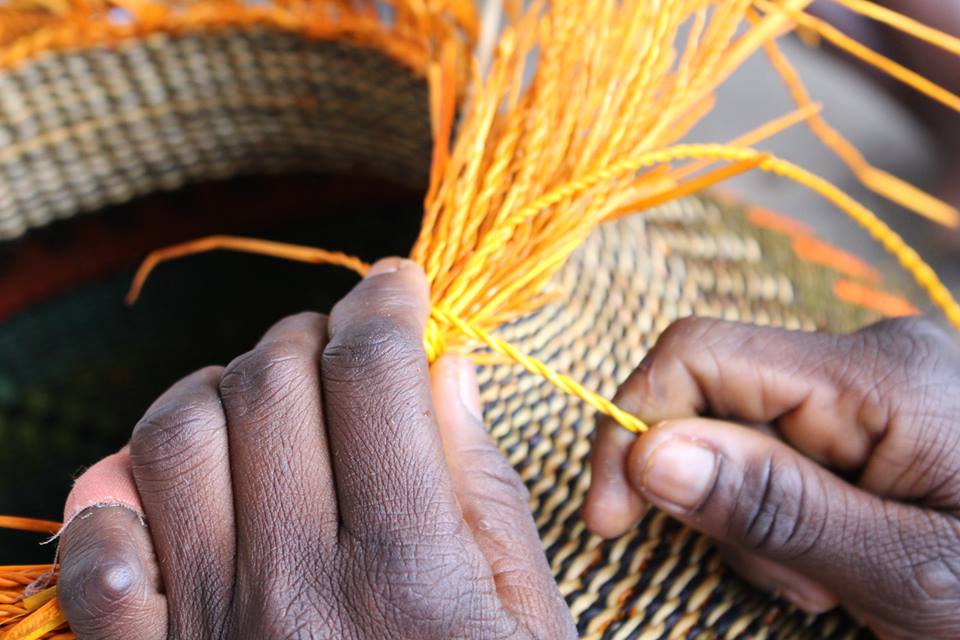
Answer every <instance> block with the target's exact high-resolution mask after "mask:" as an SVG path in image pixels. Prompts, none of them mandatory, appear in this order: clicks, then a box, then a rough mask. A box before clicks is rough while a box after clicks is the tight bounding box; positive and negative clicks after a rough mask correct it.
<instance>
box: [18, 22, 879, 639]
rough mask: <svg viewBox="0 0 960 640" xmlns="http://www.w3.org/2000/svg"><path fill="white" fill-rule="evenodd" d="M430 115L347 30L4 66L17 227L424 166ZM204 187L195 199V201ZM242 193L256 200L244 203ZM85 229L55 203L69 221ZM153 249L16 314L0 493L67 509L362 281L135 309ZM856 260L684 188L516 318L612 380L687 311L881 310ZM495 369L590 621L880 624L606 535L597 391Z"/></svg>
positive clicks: (529, 347) (296, 280) (746, 629)
mask: <svg viewBox="0 0 960 640" xmlns="http://www.w3.org/2000/svg"><path fill="white" fill-rule="evenodd" d="M428 132H429V129H428V126H427V108H426V92H425V89H424V85H423V83H422V82H421V81H420V80H419V79H418V78H416V77H415V76H414V75H413V74H411V73H410V72H409V71H407V70H405V69H404V68H402V67H401V66H399V65H397V64H395V63H393V62H391V61H389V60H387V59H385V58H383V57H382V56H381V55H379V54H376V53H372V52H369V51H364V50H363V49H361V48H358V47H355V46H352V45H349V44H343V43H340V44H335V43H328V42H308V41H306V40H303V39H300V38H298V37H295V36H292V35H281V34H269V33H265V32H255V33H248V34H240V33H220V34H216V35H214V34H208V35H191V36H185V37H177V38H174V37H168V36H155V37H153V38H150V39H147V40H145V41H141V42H131V43H126V44H124V45H122V46H121V47H120V48H119V49H117V50H106V49H104V50H97V51H91V52H84V53H73V54H69V55H66V54H64V55H59V56H48V57H45V58H41V59H38V60H36V61H33V62H30V63H27V64H25V65H23V66H22V67H21V68H18V69H15V70H12V71H7V72H0V139H2V141H3V143H2V144H0V234H2V235H4V236H5V237H8V238H13V237H15V236H21V235H23V234H24V232H25V231H26V230H27V229H30V228H33V227H40V226H43V225H45V224H47V223H48V222H49V221H51V220H53V219H57V218H70V217H73V216H75V215H76V214H78V213H81V212H86V211H97V210H100V209H101V208H103V207H104V206H106V205H108V204H113V203H122V202H127V201H130V200H131V199H133V198H134V197H135V196H140V195H145V194H149V193H152V192H156V191H160V190H169V189H174V188H178V187H181V186H183V185H185V184H188V183H192V182H198V181H204V180H210V179H213V178H228V177H234V176H238V175H244V174H251V173H264V172H266V173H272V172H291V171H322V172H326V173H339V172H342V171H350V172H351V173H355V172H358V171H359V172H365V173H368V174H371V175H374V176H377V177H380V178H388V179H392V180H394V181H399V182H401V183H404V184H405V185H407V186H409V187H411V188H414V189H416V188H422V186H423V182H424V179H425V175H426V172H427V169H428V166H429V147H430V144H429V133H428ZM307 194H308V195H307V197H309V188H308V189H307ZM358 197H359V198H361V200H362V197H363V194H362V193H360V194H359V196H358ZM208 205H209V202H208V201H199V202H198V201H193V200H191V199H190V198H186V199H184V200H182V201H179V208H180V209H181V210H180V211H178V215H184V213H186V214H187V215H189V212H190V211H191V210H193V209H199V208H202V207H204V206H208ZM242 205H243V199H242V198H237V199H234V201H233V202H232V204H231V205H230V206H225V207H224V210H223V211H222V216H223V219H224V220H225V221H228V220H229V219H230V216H231V211H232V210H233V209H231V207H236V206H242ZM355 210H359V208H355ZM126 211H127V210H126V209H119V210H118V209H113V210H112V213H111V216H112V217H114V218H116V217H118V216H120V217H122V216H124V215H126V214H125V212H126ZM409 213H410V212H408V214H409ZM271 215H273V211H271V210H270V207H265V208H264V210H263V211H262V212H260V217H261V220H262V230H263V233H264V235H272V236H273V237H279V238H282V239H288V240H290V239H293V240H296V241H298V242H302V243H308V244H317V245H322V246H325V247H327V248H336V249H345V250H348V251H352V252H354V253H358V254H360V255H361V257H363V258H366V259H373V258H376V257H378V256H379V255H383V253H384V252H391V253H395V252H400V251H403V250H404V246H406V247H409V242H410V241H412V239H413V237H414V235H415V233H416V230H417V220H416V215H415V211H414V212H413V215H407V216H405V217H404V216H400V215H399V214H397V215H396V216H394V218H395V219H394V220H393V221H394V223H395V225H396V227H395V228H390V227H389V225H384V224H383V220H382V219H376V216H377V215H379V216H381V217H382V216H383V215H384V213H383V212H380V213H369V215H371V216H373V217H372V218H371V220H376V223H375V224H374V223H371V224H370V228H372V229H384V228H387V229H389V231H387V234H389V235H390V237H388V238H385V237H382V235H383V234H381V237H371V238H368V242H367V244H366V245H365V246H361V245H363V243H362V242H361V243H360V245H358V244H357V234H356V233H355V231H354V233H353V234H352V235H350V234H349V233H348V235H349V237H348V235H343V234H344V229H343V228H342V226H341V225H340V224H339V223H338V222H337V221H336V220H331V221H329V222H327V221H324V220H318V219H314V220H312V221H309V222H305V223H302V224H301V225H300V226H296V225H294V226H292V227H291V226H290V225H286V224H285V226H283V227H282V228H278V229H271V225H270V219H271ZM133 217H135V216H133V215H132V214H131V219H132V218H133ZM361 222H362V221H361ZM131 224H133V223H131ZM69 227H70V225H69V224H66V225H65V224H64V223H60V226H58V227H56V229H61V228H62V229H65V230H64V231H63V235H64V237H65V238H66V240H65V242H69V241H70V231H69ZM361 228H362V225H361ZM43 233H46V232H40V233H39V234H38V232H36V231H34V232H31V233H29V234H27V236H26V237H25V238H21V239H20V240H18V241H17V242H16V243H11V242H8V243H7V245H6V250H9V251H12V249H10V248H11V247H14V248H15V247H18V246H19V247H22V246H23V245H24V244H29V243H30V242H34V241H35V239H36V238H40V237H43ZM338 233H340V234H341V235H337V234H338ZM360 235H361V236H362V234H360ZM367 235H368V236H369V235H371V234H370V233H369V229H367ZM373 235H374V236H376V234H373ZM351 241H352V243H351ZM391 242H393V243H397V242H399V243H401V246H399V247H398V246H394V245H392V244H391ZM2 249H4V246H3V245H0V250H2ZM2 255H4V254H2V253H0V257H2ZM133 266H134V260H133V259H132V258H131V260H129V261H128V263H127V264H126V265H125V268H124V269H120V270H115V271H114V272H113V273H110V274H101V275H100V276H98V277H97V278H96V279H93V280H90V281H87V282H83V283H80V284H77V285H75V286H74V287H72V288H71V289H70V290H67V291H61V292H59V293H58V294H56V295H54V296H51V297H50V298H49V299H48V300H46V301H44V302H41V303H33V304H31V305H29V306H27V307H26V308H22V309H20V310H19V311H17V312H16V313H15V314H14V315H13V316H11V317H10V318H9V319H8V320H7V321H5V322H4V323H2V324H0V436H2V437H3V438H4V442H5V443H6V444H7V445H8V446H6V447H4V449H3V450H2V451H0V469H5V470H8V469H16V468H21V469H25V470H27V469H32V470H34V471H25V472H24V473H23V474H22V475H21V476H20V477H17V478H15V477H5V478H3V486H4V492H9V495H3V496H2V506H3V507H4V509H3V511H7V512H9V511H16V512H17V513H19V514H21V515H26V516H41V517H42V516H46V517H51V516H52V517H56V515H57V514H55V513H49V512H46V511H45V512H42V513H37V512H33V511H31V510H30V506H31V505H32V504H36V503H37V502H38V501H39V500H40V497H39V496H40V495H41V494H43V492H46V495H47V496H48V498H49V496H51V495H53V496H54V498H55V499H56V500H62V493H65V492H66V490H67V489H68V486H69V473H71V472H73V471H76V470H78V469H79V468H80V467H82V465H85V464H89V463H92V462H93V461H95V460H96V459H97V457H99V456H101V455H103V454H105V453H108V452H109V451H110V450H111V449H113V448H115V447H117V446H119V445H120V444H121V443H122V442H123V441H124V439H125V438H126V434H127V432H128V431H129V429H130V427H131V425H132V424H133V421H135V420H136V419H137V417H138V415H137V414H138V412H139V411H140V410H142V408H143V407H144V406H146V404H147V403H148V402H149V400H150V398H151V397H152V396H155V395H156V394H157V393H159V392H160V391H162V390H163V388H164V387H165V386H167V385H169V384H170V383H172V382H173V381H175V380H176V379H177V378H178V377H179V376H182V375H184V374H186V373H188V371H189V370H190V369H192V368H196V367H199V366H202V365H204V364H209V363H212V362H223V361H224V360H226V359H229V357H231V355H234V354H235V353H238V352H240V351H242V350H245V349H247V348H249V345H250V344H251V343H252V341H253V340H254V339H255V337H256V335H257V334H258V333H259V332H261V331H262V330H263V329H264V328H265V327H266V326H268V325H269V324H270V322H271V321H272V320H275V319H276V318H277V317H279V316H280V315H282V314H284V313H289V312H293V311H295V310H298V309H302V308H317V309H325V308H329V306H330V304H331V303H332V302H333V301H334V300H335V299H336V298H337V297H338V296H339V295H342V293H343V292H344V291H345V290H346V288H347V287H348V286H349V284H350V277H349V276H347V275H345V274H339V275H331V272H330V271H329V269H324V270H320V269H319V268H316V267H306V266H303V265H284V264H280V263H276V262H272V261H270V262H265V261H263V259H260V258H254V257H235V256H222V255H220V256H204V257H198V258H193V259H191V260H188V261H185V262H184V263H181V264H177V265H171V266H170V267H168V268H165V270H163V271H162V272H160V273H158V275H157V276H156V277H155V279H154V280H153V281H152V282H151V285H150V288H148V290H147V293H146V297H145V298H144V301H143V303H142V305H141V306H138V307H137V308H135V309H133V310H129V309H125V308H124V307H123V306H122V299H121V298H122V292H123V289H124V288H125V286H126V285H127V284H128V282H129V277H130V273H131V269H132V267H133ZM3 268H4V263H3V262H0V278H2V277H3V271H2V269H3ZM835 278H837V275H836V274H834V273H833V272H831V271H830V270H829V269H825V268H821V267H817V266H814V265H811V264H808V263H806V262H804V261H802V260H799V259H798V258H797V257H796V256H795V255H794V253H793V251H792V249H791V247H790V242H789V239H788V238H786V237H782V236H780V235H778V234H777V233H774V232H772V231H766V230H762V229H759V228H756V227H753V226H752V225H751V224H750V223H749V222H748V218H747V216H745V215H744V213H743V212H742V211H741V210H739V209H738V208H737V207H736V206H732V205H729V204H720V203H719V202H718V201H714V200H712V199H709V198H706V197H704V198H688V199H684V200H682V201H678V202H675V203H672V204H668V205H666V206H663V207H661V208H659V209H657V210H654V211H649V212H645V213H641V214H637V215H634V216H631V217H628V218H625V219H623V220H621V221H619V222H615V223H611V224H609V225H607V226H605V227H603V228H601V229H599V230H598V231H597V232H595V233H594V234H593V235H592V237H591V238H590V239H589V240H588V241H587V243H586V244H585V246H584V247H582V248H581V249H580V250H579V251H578V252H577V253H576V254H575V256H574V257H573V258H572V259H571V260H570V261H569V262H568V264H567V265H566V266H565V267H564V268H563V270H562V271H561V272H560V273H559V275H558V276H557V278H556V279H555V281H554V283H553V287H552V288H553V293H554V294H555V295H556V296H557V298H556V300H555V301H554V302H552V303H551V304H550V305H549V306H548V307H546V308H544V309H542V310H541V311H540V312H538V313H536V314H534V315H532V316H530V317H528V318H525V319H523V320H522V321H518V322H516V323H513V324H511V325H510V326H507V327H504V328H503V329H502V330H501V335H502V336H503V337H505V338H507V339H509V340H510V341H511V342H512V343H513V344H515V345H516V346H517V347H518V348H519V349H521V350H523V351H524V352H526V353H529V354H531V355H533V356H536V357H538V358H541V359H543V360H545V361H546V362H548V363H549V364H551V365H552V366H554V367H555V368H556V369H558V370H560V371H562V372H564V373H567V374H570V375H571V376H573V377H574V378H576V379H578V380H579V381H581V382H582V383H583V384H585V385H586V386H587V387H588V388H590V389H594V390H597V391H599V392H600V393H602V394H604V395H606V396H610V395H612V394H613V392H614V390H615V389H616V387H617V384H618V383H619V382H620V381H622V380H623V379H624V378H625V377H626V376H627V375H628V374H629V372H630V371H631V370H632V369H633V367H635V366H636V365H637V364H638V363H639V362H640V360H641V358H642V357H643V355H644V353H645V352H646V350H647V349H648V348H649V347H650V346H651V345H652V344H653V342H654V341H655V339H656V337H657V335H658V334H659V333H660V332H661V331H662V330H663V329H664V328H666V327H667V326H668V325H669V324H670V323H671V322H672V321H673V320H675V319H677V318H681V317H684V316H688V315H692V314H699V315H710V316H717V317H723V318H730V319H741V320H752V321H755V322H760V323H763V324H776V325H783V326H787V327H793V328H799V329H821V328H829V329H832V330H849V329H853V328H856V327H857V326H860V325H862V324H863V323H865V322H867V321H869V320H871V319H873V318H872V316H870V314H868V313H866V312H864V311H863V310H861V309H859V308H856V307H852V306H849V305H845V304H842V303H840V302H838V301H837V300H835V299H834V298H833V296H832V295H831V293H830V292H831V290H832V284H833V281H834V279H835ZM480 379H481V386H482V395H483V400H484V403H485V416H486V420H487V423H488V425H489V428H490V429H491V431H492V433H493V434H494V436H495V437H496V439H497V441H498V443H499V444H500V447H501V449H502V451H503V452H504V454H505V455H506V456H507V457H508V458H509V459H510V461H511V463H512V464H513V465H514V466H515V467H516V469H517V470H518V472H519V473H520V474H521V476H522V478H523V480H524V481H525V482H526V484H527V486H528V487H529V489H530V493H531V508H532V510H533V512H534V515H535V519H536V522H537V525H538V527H539V530H540V534H541V537H542V540H543V544H544V549H545V550H546V553H547V555H548V557H549V560H550V563H551V566H552V568H553V571H554V573H555V575H556V577H557V581H558V583H559V585H560V588H561V590H562V592H563V594H564V596H565V597H566V598H567V601H568V603H569V605H570V608H571V610H572V612H573V615H574V617H575V619H576V620H577V623H578V627H579V629H580V632H581V635H582V636H583V637H585V638H651V639H652V638H687V637H690V638H739V637H755V638H816V637H830V638H834V637H837V638H846V637H856V636H857V635H858V634H860V633H861V632H860V631H858V630H857V629H856V627H854V626H853V625H852V624H851V623H850V622H849V621H848V620H847V619H846V618H845V617H844V616H843V615H842V614H840V613H838V612H835V613H832V614H828V615H826V616H823V617H819V618H811V617H808V616H805V615H803V614H801V613H799V612H797V611H796V610H795V609H793V608H791V607H789V606H788V605H786V604H784V603H783V602H781V601H778V600H775V599H772V598H771V597H769V596H768V595H766V594H763V593H761V592H759V591H756V590H754V589H752V588H750V587H749V586H747V585H746V584H745V583H743V582H742V581H740V580H739V579H737V578H736V577H734V576H732V575H731V574H729V573H727V572H725V571H724V569H723V568H722V566H721V564H720V562H719V559H718V557H717V556H716V554H715V553H714V552H713V550H712V547H711V545H710V543H709V542H708V541H706V540H704V539H702V538H701V537H699V536H698V535H696V534H694V533H692V532H690V531H688V530H686V529H684V528H682V527H680V526H679V525H678V524H676V523H675V522H674V521H672V520H670V519H669V518H667V517H666V516H664V515H662V514H659V513H651V514H650V515H648V516H647V517H646V518H645V519H644V521H643V522H642V524H641V525H640V526H639V527H638V528H637V529H636V530H634V531H633V532H631V533H630V534H628V535H626V536H624V537H623V538H621V539H619V540H615V541H610V542H604V541H601V540H600V539H599V538H596V537H593V536H590V535H589V534H588V533H587V532H586V530H585V528H584V525H583V522H582V520H581V519H580V515H579V509H580V506H581V503H582V500H583V497H584V495H585V491H586V489H587V487H588V485H589V471H588V468H587V464H586V461H587V456H588V453H589V449H590V443H589V437H590V434H591V431H592V429H593V426H594V415H593V412H592V411H591V410H588V409H587V408H586V407H585V405H583V404H582V403H581V402H580V401H579V400H577V399H575V398H571V397H568V396H565V395H563V394H562V393H560V392H558V391H556V390H555V389H554V388H553V387H551V386H550V385H549V384H548V383H547V382H545V381H544V380H541V379H539V378H537V377H534V376H531V375H529V374H526V373H524V372H523V371H522V370H521V369H520V368H519V367H516V366H512V365H508V364H498V365H489V366H485V367H482V369H481V374H480ZM45 465H46V466H45ZM64 469H67V471H64ZM5 473H6V471H5ZM56 487H62V491H61V493H57V488H56ZM44 508H47V507H44ZM0 560H3V561H4V562H11V563H12V562H16V561H19V560H20V558H15V557H4V558H0Z"/></svg>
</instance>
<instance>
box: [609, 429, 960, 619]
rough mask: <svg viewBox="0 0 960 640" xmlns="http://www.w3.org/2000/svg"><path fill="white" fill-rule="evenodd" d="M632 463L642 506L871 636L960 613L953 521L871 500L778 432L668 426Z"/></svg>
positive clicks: (632, 455)
mask: <svg viewBox="0 0 960 640" xmlns="http://www.w3.org/2000/svg"><path fill="white" fill-rule="evenodd" d="M626 468H627V475H628V481H629V482H630V484H631V485H632V486H633V488H634V489H635V490H636V491H638V492H639V493H640V494H641V495H642V496H643V497H644V498H645V499H646V500H648V501H650V502H651V503H653V504H655V505H657V506H658V507H660V508H661V509H663V510H665V511H667V512H669V513H671V514H672V515H674V516H675V517H677V518H678V519H679V520H681V521H683V522H684V523H686V524H688V525H690V526H691V527H693V528H695V529H698V530H699V531H701V532H703V533H704V534H706V535H707V536H709V537H711V538H714V539H716V540H718V541H720V542H721V543H723V544H727V545H732V546H734V547H738V548H740V549H743V550H745V551H748V552H752V553H755V554H757V555H759V556H761V557H764V558H768V559H770V560H773V561H775V562H778V563H781V564H782V565H784V566H786V567H788V568H791V569H794V570H796V571H798V572H799V573H801V574H803V575H805V576H808V577H810V578H812V579H814V580H815V581H817V582H819V583H820V584H822V585H823V586H825V587H826V588H827V589H829V590H830V591H832V592H833V593H836V594H837V595H838V596H839V597H840V598H841V600H843V601H844V603H845V604H846V605H847V606H848V608H850V609H852V610H853V611H854V612H855V613H856V614H858V615H861V616H863V617H864V619H865V620H866V621H867V622H868V624H870V625H871V626H873V627H874V629H875V630H878V629H889V630H891V631H893V635H896V633H897V629H899V628H901V626H900V625H901V624H905V623H904V622H903V621H904V620H910V623H911V629H913V630H916V629H917V623H919V624H920V625H921V626H926V627H927V628H928V630H931V631H933V630H934V629H937V628H942V626H941V625H943V624H950V625H953V624H956V623H957V622H958V619H956V618H960V614H951V615H952V616H953V617H954V618H955V619H953V620H949V621H948V620H946V619H945V613H944V612H945V611H946V610H947V609H952V610H954V611H958V610H960V608H958V607H957V606H956V605H957V603H960V588H958V581H957V580H956V575H955V573H954V571H953V569H954V568H956V567H957V566H960V558H958V557H956V556H958V553H957V551H956V550H957V548H958V545H957V528H956V527H955V526H953V525H952V524H951V523H950V522H949V518H946V517H942V516H941V515H940V514H938V513H936V512H929V511H924V510H922V509H920V508H918V507H914V506H910V505H906V504H901V503H896V502H891V501H887V500H883V499H881V498H879V497H877V496H874V495H872V494H869V493H867V492H865V491H863V490H862V489H860V488H858V487H855V486H853V485H850V484H848V483H847V482H845V481H843V480H842V479H840V478H839V477H837V476H836V475H834V474H832V473H830V472H829V471H828V470H827V469H825V468H824V467H821V466H819V465H818V464H816V463H814V462H813V461H812V460H810V459H809V458H806V457H805V456H803V455H802V454H800V453H799V452H797V451H796V450H794V449H792V448H790V447H789V446H788V445H786V444H785V443H783V442H781V441H779V440H777V439H775V438H773V437H770V436H768V435H765V434H763V433H760V432H758V431H756V430H753V429H749V428H747V427H743V426H740V425H737V424H732V423H727V422H719V421H711V420H704V419H691V420H676V421H668V422H665V423H662V424H661V425H660V426H658V427H657V428H655V429H653V430H652V431H651V432H650V433H649V434H648V435H646V436H644V437H641V438H639V439H637V440H636V442H635V443H634V444H633V445H632V447H631V449H630V451H629V453H628V457H627V464H626ZM950 540H953V542H952V543H951V542H949V541H950ZM948 602H949V603H950V606H947V605H948ZM944 607H946V609H945V608H944ZM950 628H953V627H952V626H951V627H950Z"/></svg>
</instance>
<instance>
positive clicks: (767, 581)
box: [720, 545, 839, 615]
mask: <svg viewBox="0 0 960 640" xmlns="http://www.w3.org/2000/svg"><path fill="white" fill-rule="evenodd" d="M720 555H721V556H722V557H723V560H724V562H726V563H727V564H728V565H729V566H730V567H731V568H732V569H733V570H734V571H736V572H737V573H738V574H740V576H741V577H743V578H745V579H746V580H747V581H749V582H751V583H752V584H754V585H755V586H757V587H760V588H761V589H763V590H765V591H769V592H770V593H772V594H774V595H776V596H778V597H782V598H784V599H786V600H788V601H790V602H792V603H793V604H794V605H795V606H797V607H798V608H800V609H802V610H803V611H805V612H807V613H810V614H813V615H819V614H821V613H826V612H827V611H830V610H831V609H833V608H834V607H836V606H837V605H838V604H839V601H838V600H837V597H836V596H835V595H833V594H832V593H831V592H830V591H828V590H827V589H826V588H825V587H824V586H823V585H821V584H820V583H819V582H817V581H816V580H813V579H811V578H808V577H807V576H805V575H803V574H802V573H800V572H799V571H797V570H795V569H790V568H788V567H786V566H784V565H782V564H780V563H779V562H774V561H773V560H768V559H767V558H764V557H763V556H760V555H757V554H755V553H751V552H749V551H745V550H744V549H742V548H740V547H737V546H731V545H720Z"/></svg>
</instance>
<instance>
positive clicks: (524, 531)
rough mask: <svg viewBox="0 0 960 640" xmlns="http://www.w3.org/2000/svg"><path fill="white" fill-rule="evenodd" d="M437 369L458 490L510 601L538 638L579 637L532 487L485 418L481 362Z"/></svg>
mask: <svg viewBox="0 0 960 640" xmlns="http://www.w3.org/2000/svg"><path fill="white" fill-rule="evenodd" d="M430 373H431V381H432V387H433V399H434V405H435V407H436V411H437V423H438V426H439V428H440V434H441V437H442V439H443V449H444V457H445V458H446V462H447V466H448V468H449V470H450V476H451V479H452V481H453V488H454V491H455V492H456V494H457V500H458V502H459V504H460V508H461V510H462V512H463V519H464V522H465V523H466V524H467V526H468V527H469V529H470V532H471V534H472V536H473V539H474V540H475V541H476V543H477V546H478V547H479V548H480V551H481V552H482V553H483V555H484V558H485V559H486V561H487V565H488V566H489V567H490V570H491V573H492V577H493V580H494V582H495V583H496V588H497V593H498V595H499V596H500V599H501V601H502V602H503V605H504V606H505V607H506V609H507V610H508V611H509V612H510V613H512V614H513V616H514V617H515V618H516V619H517V620H518V621H520V623H521V624H523V625H524V627H525V628H526V629H527V630H529V631H530V632H531V633H532V635H533V637H535V638H544V639H546V638H550V639H551V640H552V639H554V638H557V639H559V638H575V637H576V631H575V630H574V628H573V624H572V620H571V618H570V613H569V610H568V609H567V606H566V604H565V602H564V600H563V598H562V597H561V596H560V591H559V590H558V589H557V585H556V583H555V582H554V579H553V575H552V574H551V573H550V567H549V566H548V564H547V560H546V555H545V554H544V552H543V548H542V547H541V544H540V537H539V536H538V535H537V528H536V526H535V525H534V522H533V517H532V515H531V513H530V507H529V494H528V492H527V489H526V487H525V486H524V484H523V482H522V481H521V480H520V476H518V475H517V472H516V471H514V469H513V467H511V466H510V463H509V462H507V460H506V458H504V457H503V455H502V454H501V453H500V450H499V449H497V446H496V444H495V443H494V441H493V438H491V437H490V435H489V434H488V433H487V429H486V426H485V425H484V423H483V418H482V408H481V403H480V395H479V390H478V386H477V377H476V371H475V369H474V365H473V363H472V362H471V361H469V360H467V359H465V358H460V357H457V356H451V355H445V356H443V357H441V358H440V359H438V360H437V361H436V362H435V363H434V364H433V367H432V369H431V372H430Z"/></svg>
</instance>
